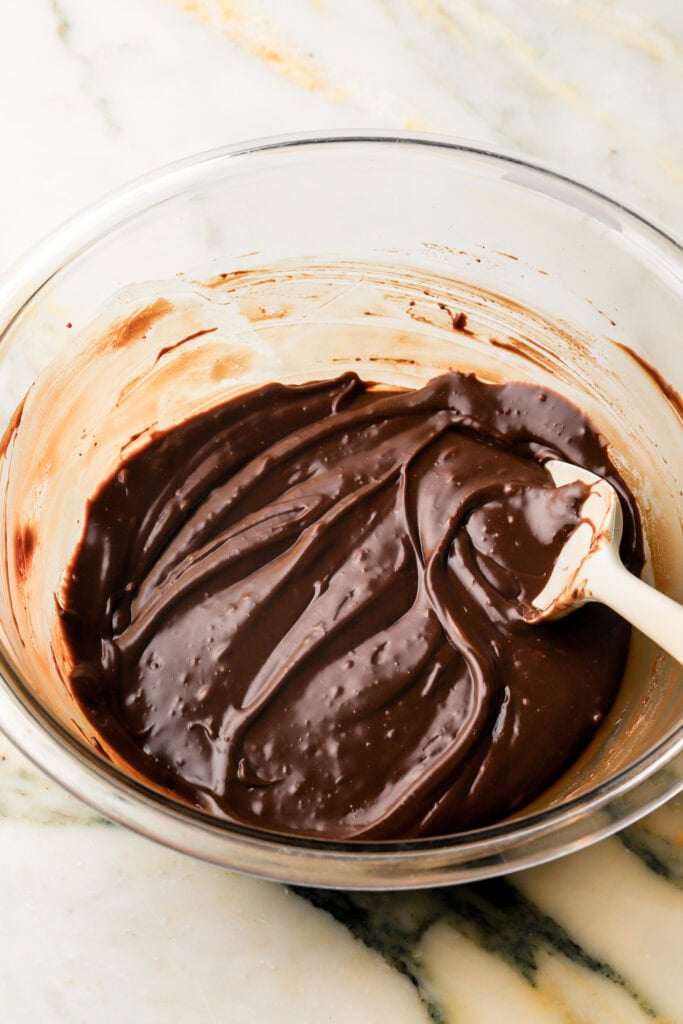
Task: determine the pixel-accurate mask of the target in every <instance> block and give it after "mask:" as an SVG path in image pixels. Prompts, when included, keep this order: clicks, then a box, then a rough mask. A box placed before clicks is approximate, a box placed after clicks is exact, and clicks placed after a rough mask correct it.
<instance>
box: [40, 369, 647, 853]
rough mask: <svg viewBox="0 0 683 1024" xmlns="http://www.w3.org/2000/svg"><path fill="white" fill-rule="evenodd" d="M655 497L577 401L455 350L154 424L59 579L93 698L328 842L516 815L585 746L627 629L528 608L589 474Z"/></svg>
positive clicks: (166, 772) (243, 796) (225, 805)
mask: <svg viewBox="0 0 683 1024" xmlns="http://www.w3.org/2000/svg"><path fill="white" fill-rule="evenodd" d="M551 457H559V458H562V459H565V460H567V461H570V462H574V463H576V464H578V465H581V466H584V467H585V468H587V469H589V470H591V471H593V472H595V473H598V474H599V475H601V476H604V477H606V478H608V479H609V480H610V481H611V482H612V483H614V484H615V486H617V487H618V489H619V492H620V494H621V497H622V504H623V506H624V518H625V530H624V541H623V545H622V552H623V555H624V559H625V562H626V564H627V565H628V566H629V567H630V568H631V569H636V570H637V569H639V568H640V565H641V562H642V556H641V541H640V530H639V525H638V515H637V511H636V508H635V503H634V501H633V498H632V496H631V495H630V493H629V492H628V490H627V488H626V487H625V485H624V484H623V481H621V479H620V478H619V477H618V475H617V473H616V471H615V469H614V467H613V466H612V464H611V462H610V460H609V458H608V455H607V451H606V448H605V444H604V441H603V439H602V438H601V437H600V436H599V435H598V433H597V432H596V431H595V429H594V428H593V427H592V426H591V424H590V423H589V422H588V421H587V420H586V418H585V417H584V416H583V415H582V414H581V412H580V411H579V410H578V409H576V408H575V407H574V406H572V405H571V404H570V403H568V402H567V401H565V400H564V399H562V398H561V397H560V396H558V395H556V394H554V393H553V392H551V391H548V390H544V389H542V388H539V387H537V386H535V385H530V384H518V383H509V384H505V385H493V384H487V383H483V382H481V381H479V380H478V379H477V378H476V377H474V376H472V375H467V374H458V373H450V374H446V375H444V376H442V377H439V378H436V379H435V380H433V381H431V382H430V383H429V384H428V385H426V386H425V387H423V388H421V389H420V390H416V391H396V390H390V389H386V388H383V387H379V386H376V385H368V384H366V383H364V382H363V381H361V380H360V379H359V378H358V377H357V376H355V375H354V374H350V373H349V374H344V375H343V376H341V377H339V378H338V379H335V380H330V381H324V382H318V383H311V384H306V385H299V386H285V385H281V384H270V385H266V386H263V387H261V388H259V389H257V390H254V391H252V392H249V393H245V394H242V395H240V396H239V397H236V398H233V399H231V400H229V401H227V402H225V403H224V404H223V405H221V406H217V407H216V408H214V409H212V410H210V411H208V412H204V413H201V414H199V415H197V416H196V417H194V418H193V419H190V420H188V421H187V422H185V423H183V424H181V425H179V426H177V427H175V428H173V429H172V430H170V431H169V432H167V433H164V434H160V435H157V436H155V437H154V438H153V439H152V441H151V442H150V443H148V444H147V446H146V447H144V448H143V449H142V450H140V451H139V452H137V453H136V454H134V455H132V456H131V457H130V458H128V459H127V460H126V461H124V462H123V463H122V465H121V466H120V468H119V469H118V471H117V472H116V473H115V474H114V475H113V476H112V477H111V478H110V479H108V480H107V481H105V482H104V484H103V485H102V486H101V488H100V490H99V491H98V493H97V494H96V495H95V496H94V497H93V499H92V500H91V502H90V504H89V507H88V510H87V520H86V525H85V530H84V534H83V538H82V541H81V543H80V545H79V548H78V550H77V551H76V552H75V555H74V558H73V561H72V564H71V566H70V570H69V573H68V578H67V581H66V585H65V589H64V593H63V595H62V596H61V598H60V601H61V606H62V624H63V628H64V633H65V637H66V639H67V643H68V646H69V648H70V651H71V653H72V656H73V662H74V668H73V673H72V683H73V688H74V692H75V695H76V697H77V699H78V701H79V702H80V703H81V705H82V707H83V708H84V709H85V712H86V714H87V715H88V717H89V718H90V720H91V721H92V722H93V724H94V726H95V728H96V730H97V731H98V733H99V734H100V736H101V737H103V738H104V739H105V740H106V742H107V743H108V744H109V745H110V746H111V747H112V748H114V749H115V750H116V751H118V753H119V754H120V755H121V756H122V757H123V758H124V759H125V760H126V761H127V762H128V763H129V764H130V765H131V766H132V767H133V768H135V769H136V770H137V771H139V772H141V773H142V774H143V775H144V776H145V777H146V778H148V779H150V780H152V781H153V782H155V783H156V784H158V785H161V786H163V787H165V788H167V789H170V790H171V791H173V792H174V793H176V794H177V795H178V796H179V797H181V798H182V799H185V800H188V801H190V802H192V803H194V804H196V805H198V806H201V807H203V808H205V809H208V810H210V811H211V812H213V813H215V814H217V815H219V816H221V817H224V818H228V819H230V820H233V821H236V822H239V823H242V824H247V825H252V826H256V827H261V828H265V829H269V830H274V831H277V832H284V833H294V834H299V835H308V836H320V837H325V838H336V839H360V838H365V839H370V838H373V839H388V838H408V837H414V836H430V835H444V834H449V833H453V832H458V831H461V830H463V829H468V828H475V827H478V826H482V825H486V824H490V823H492V822H496V821H499V820H502V819H503V818H505V817H506V816H507V815H509V814H510V813H512V812H514V811H515V810H517V809H519V808H521V807H523V806H524V805H525V804H527V803H529V801H531V800H532V799H533V798H534V797H536V796H537V795H538V794H539V793H540V792H542V791H543V790H544V789H545V788H546V787H547V786H548V785H549V784H550V783H551V782H552V781H554V780H555V779H556V778H557V777H558V776H559V775H560V774H561V773H562V772H563V771H564V770H565V769H566V768H567V767H568V766H569V765H570V764H571V763H572V762H573V761H574V760H575V759H576V757H577V756H578V754H579V753H580V752H581V751H582V750H583V749H584V748H585V746H586V745H587V743H588V742H589V740H590V738H591V737H592V735H593V734H594V732H595V731H596V729H597V728H598V726H599V724H600V722H601V721H602V719H603V717H604V716H605V714H606V713H607V711H608V710H609V708H610V706H611V704H612V702H613V701H614V698H615V695H616V693H617V690H618V687H619V682H620V678H621V675H622V671H623V667H624V663H625V657H626V650H627V645H628V637H629V629H628V627H627V626H626V624H625V623H623V622H622V621H621V620H619V619H618V618H617V616H615V615H614V614H613V613H611V612H610V611H608V610H607V609H605V608H601V607H598V606H596V605H591V606H587V607H586V608H584V609H582V610H581V611H578V612H576V613H575V614H573V615H571V616H569V617H568V618H566V619H563V620H562V621H560V622H555V623H548V624H544V625H540V626H534V627H531V626H529V625H527V624H526V623H525V621H524V618H523V613H524V608H525V606H526V605H527V604H528V602H529V601H530V600H531V599H532V598H533V597H534V596H535V595H536V594H537V593H538V592H539V591H540V590H541V589H542V587H543V585H544V583H545V581H546V579H547V577H548V576H549V574H550V571H551V570H552V566H553V563H554V559H555V557H556V555H557V553H558V551H559V548H560V547H561V545H562V542H563V541H564V540H565V538H566V536H567V535H568V533H569V532H570V531H571V530H572V529H573V528H574V527H575V526H576V524H577V522H578V518H579V516H580V507H581V503H582V501H583V498H584V496H585V491H584V489H583V487H582V485H573V486H571V487H568V488H561V489H555V488H553V486H552V481H551V479H550V476H549V474H548V473H547V471H546V470H545V469H544V468H543V465H542V463H543V461H545V460H547V459H548V458H551Z"/></svg>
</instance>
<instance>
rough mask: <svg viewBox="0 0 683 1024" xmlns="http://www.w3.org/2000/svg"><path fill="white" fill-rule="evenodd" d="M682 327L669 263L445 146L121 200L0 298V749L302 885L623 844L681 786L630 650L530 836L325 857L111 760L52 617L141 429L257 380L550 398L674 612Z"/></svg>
mask: <svg viewBox="0 0 683 1024" xmlns="http://www.w3.org/2000/svg"><path fill="white" fill-rule="evenodd" d="M462 313H464V314H465V318H466V319H463V317H462V316H460V314H462ZM681 323H683V251H682V250H681V248H680V247H679V246H678V245H677V244H676V243H675V242H674V241H673V240H672V239H670V238H667V237H666V236H665V235H664V234H663V233H662V232H660V231H658V230H657V229H656V228H654V227H652V226H651V225H650V224H648V223H647V222H646V221H645V220H643V219H642V218H641V217H639V216H637V215H636V214H634V213H631V212H629V211H628V210H625V209H624V208H623V207H621V206H620V205H618V204H617V203H614V202H612V201H611V200H609V199H607V198H605V197H604V196H602V195H599V194H598V193H596V192H594V191H592V190H590V189H588V188H585V187H583V186H581V185H578V184H576V183H575V182H573V181H571V180H570V179H568V178H566V177H564V176H561V175H558V174H555V173H553V172H551V171H548V170H544V169H541V168H539V167H536V166H533V165H531V164H529V163H527V162H525V161H523V160H520V159H516V158H513V157H510V156H505V155H502V154H498V153H492V152H488V151H482V150H479V149H476V148H475V147H473V146H469V145H462V144H459V143H457V142H452V141H449V140H447V139H443V138H439V137H429V136H407V135H400V136H395V135H392V136H378V137H371V138H370V137H344V138H341V137H332V136H323V137H306V138H280V139H273V140H266V141H263V142H258V143H253V144H246V145H244V146H234V147H229V148H225V149H220V150H216V151H213V152H210V153H207V154H203V155H200V156H198V157H196V158H193V159H191V160H188V161H185V162H183V163H180V164H176V165H174V166H172V167H170V168H166V169H164V170H162V171H161V172H159V173H157V174H154V175H151V176H149V177H147V178H144V179H142V180H141V181H139V182H137V183H135V184H133V185H132V186H130V187H128V188H126V189H124V190H122V191H120V192H118V193H117V194H115V195H113V196H111V197H110V198H108V199H106V200H105V201H104V202H102V203H101V204H100V205H98V206H97V207H95V208H93V209H91V210H89V211H87V212H85V213H84V214H82V215H81V216H79V217H77V218H76V219H74V220H72V221H70V222H69V223H68V224H66V225H65V226H64V227H62V228H61V229H60V230H59V231H57V232H56V233H55V234H54V235H52V236H51V237H50V238H48V239H47V240H46V241H44V242H43V243H42V244H41V245H40V246H39V247H37V248H36V249H35V250H34V251H33V252H32V253H30V254H29V255H28V256H27V257H26V258H25V259H24V261H23V262H22V263H21V264H20V265H19V266H18V267H17V268H16V269H15V270H13V271H12V272H11V273H10V274H9V275H8V276H6V277H5V279H4V280H3V282H2V285H1V287H0V329H1V330H2V344H1V345H0V415H1V416H2V420H3V428H4V429H5V434H4V440H3V442H2V445H1V447H0V451H1V453H2V458H1V461H0V490H1V493H2V494H3V506H2V510H1V514H2V524H1V530H0V538H1V540H2V544H3V557H2V558H0V670H1V672H2V680H1V683H0V726H1V727H2V729H3V730H4V731H5V732H6V734H7V735H8V736H9V737H10V739H12V740H13V741H14V742H15V743H16V744H17V745H18V746H19V747H20V748H21V749H22V750H23V751H24V752H25V753H26V754H27V755H28V756H29V757H30V758H32V759H33V760H34V761H35V763H36V764H38V765H39V766H40V767H41V768H43V769H44V770H45V771H46V772H47V773H48V774H50V775H51V776H52V777H53V778H55V779H56V780H57V781H59V782H60V783H62V784H63V785H64V786H66V787H67V788H68V789H70V790H71V791H72V792H73V793H75V794H76V795H77V796H79V797H81V798H82V799H83V800H85V801H87V802H88V803H89V804H91V805H92V806H94V807H96V808H98V809H99V810H100V811H102V813H104V814H105V815H107V816H108V817H110V818H112V819H114V820H116V821H119V822H121V823H123V824H125V825H128V826H129V827H131V828H133V829H136V830H137V831H139V832H141V833H143V834H145V835H147V836H149V837H151V838H153V839H156V840H158V841H160V842H162V843H165V844H167V845H169V846H172V847H174V848H176V849H178V850H182V851H185V852H187V853H190V854H192V855H194V856H197V857H201V858H204V859H206V860H209V861H213V862H215V863H217V864H221V865H224V866H226V867H230V868H235V869H238V870H241V871H247V872H250V873H252V874H255V875H260V876H263V877H267V878H272V879H278V880H283V881H288V882H295V883H298V884H315V885H323V886H338V887H349V888H397V887H420V886H431V885H438V884H445V883H452V882H456V881H464V880H471V879H477V878H484V877H487V876H492V875H496V874H500V873H503V872H507V871H511V870H515V869H518V868H522V867H527V866H529V865H532V864H536V863H539V862H541V861H544V860H548V859H550V858H553V857H557V856H559V855H560V854H563V853H567V852H568V851H570V850H573V849H576V848H577V847H580V846H582V845H584V844H586V843H588V842H592V841H594V840H596V839H598V838H600V837H602V836H605V835H607V834H609V833H610V832H613V831H615V830H616V829H618V828H621V827H622V826H624V825H626V824H627V823H628V822H630V821H632V820H634V819H635V818H636V817H638V816H640V815H642V814H644V813H646V812H647V811H648V810H650V809H651V808H653V807H655V806H656V805H657V804H659V803H661V802H662V801H664V800H665V799H666V798H667V797H668V796H670V795H672V794H673V793H675V792H676V791H677V790H679V789H680V788H681V787H682V786H683V754H682V753H681V751H682V749H683V726H681V721H682V718H683V686H682V685H681V683H683V672H682V670H681V667H680V666H679V665H677V664H676V663H674V662H673V661H672V659H670V658H668V657H666V656H664V655H663V654H662V653H661V652H660V651H658V650H657V649H656V648H655V647H654V646H653V645H652V644H650V643H649V642H647V641H645V639H644V638H642V637H640V636H634V639H633V642H632V645H631V650H630V654H629V662H628V666H627V671H626V675H625V678H624V682H623V685H622V690H621V693H620V696H619V698H618V700H617V702H616V705H615V708H614V709H613V712H612V713H611V715H610V716H609V717H608V719H607V720H606V721H605V723H604V724H603V726H602V727H601V729H600V732H599V733H598V735H597V736H596V737H595V740H594V741H593V742H592V744H591V746H590V747H589V749H588V750H587V751H585V753H584V754H583V755H582V757H581V758H580V759H579V761H578V763H577V764H576V765H575V766H574V767H573V768H572V769H571V770H570V771H569V772H567V773H566V774H565V776H563V777H562V779H560V780H559V781H558V782H557V783H556V784H555V785H554V786H553V787H552V789H551V790H550V791H548V792H546V793H544V794H543V795H542V796H541V797H540V798H539V799H537V800H536V801H535V802H534V803H533V804H532V805H531V806H530V807H527V808H525V810H524V811H523V812H521V813H519V814H517V815H516V816H514V817H513V818H511V819H508V820H506V821H504V822H501V823H500V824H498V825H495V826H491V827H488V828H483V829H479V830H476V831H472V832H468V833H463V834H459V835H456V836H452V837H446V838H439V839H429V840H410V841H404V842H353V843H335V842H329V841H323V840H312V839H296V838H291V837H283V836H280V835H274V834H270V833H266V832H262V831H257V830H253V829H249V828H243V827H238V826H236V825H231V824H227V823H224V822H222V821H219V820H217V819H215V818H212V817H210V816H209V815H208V814H206V813H203V812H202V811H199V810H196V809H194V808H192V807H189V806H186V805H184V804H182V803H180V802H178V801H176V800H174V799H172V798H170V797H169V796H168V795H167V794H165V793H163V792H160V791H157V790H156V789H155V788H153V787H151V786H149V785H147V784H146V783H145V781H144V779H142V778H139V777H136V776H135V774H134V773H132V772H131V771H130V770H127V769H126V766H125V765H123V764H122V763H120V761H119V760H118V759H117V757H116V755H115V753H114V752H112V751H107V750H105V749H103V748H102V746H100V745H99V744H98V742H97V739H96V737H95V736H93V734H92V728H91V727H90V725H89V723H88V722H87V721H86V720H85V719H84V717H83V715H82V714H81V712H80V710H79V708H78V707H77V706H76V705H75V704H74V702H73V700H72V698H71V695H70V691H69V686H68V680H67V669H66V663H65V653H64V650H63V646H62V645H60V637H59V631H58V628H57V623H56V602H55V596H56V595H57V594H58V592H59V588H60V582H61V579H62V576H63V573H64V569H65V567H66V565H67V562H68V560H69V557H70V555H71V553H72V551H73V549H74V547H75V545H76V543H77V540H78V537H79V531H80V529H81V528H82V520H83V510H84V507H85V502H86V501H87V499H88V497H89V496H90V495H91V494H92V493H93V492H94V490H95V488H96V486H97V484H98V483H99V481H100V480H101V479H103V478H104V476H105V475H106V474H107V473H108V472H110V471H111V470H112V469H113V468H114V467H115V466H116V464H117V460H118V459H119V458H120V453H121V451H122V449H126V450H128V449H130V448H131V446H135V445H140V444H142V443H144V439H145V436H146V432H148V431H149V430H150V429H151V428H152V427H153V426H156V427H160V426H164V425H167V424H171V423H173V422H176V421H178V420H179V419H181V418H183V417H185V416H187V415H188V414H189V413H190V412H192V411H196V410H198V409H201V408H204V407H207V406H209V405H211V404H213V403H215V402H217V401H218V400H220V399H221V398H223V397H225V396H226V395H227V394H229V393H231V392H234V391H236V390H240V389H243V388H245V387H248V386H250V385H252V384H256V383H259V382H263V381H265V380H274V379H281V380H288V381H296V380H306V379H315V378H321V377H324V376H331V375H334V374H337V373H338V372H341V371H342V370H344V369H347V368H353V369H355V370H358V371H359V372H360V373H361V374H362V375H364V376H366V377H370V378H372V379H375V380H378V379H379V380H383V381H387V382H392V383H397V384H404V385H415V384H419V383H420V382H421V381H424V380H426V379H428V378H429V377H431V376H433V375H435V374H436V373H438V372H440V371H443V370H445V369H448V368H449V367H452V368H459V369H474V370H476V371H477V372H478V373H480V374H481V375H483V376H486V377H488V378H490V379H496V380H502V379H520V380H521V379H523V380H532V381H537V382H539V383H543V384H546V385H550V386H551V387H554V388H555V389H556V390H558V391H560V392H562V393H563V394H565V395H567V397H569V398H570V399H572V400H573V401H575V402H576V403H577V404H579V405H581V406H582V407H583V408H584V409H585V410H586V411H587V412H588V413H589V415H590V416H591V417H592V419H593V420H594V422H596V423H597V424H598V426H599V427H600V429H601V430H602V432H603V433H604V434H605V436H606V437H607V438H608V440H609V442H610V444H611V449H612V457H613V459H614V461H615V462H616V463H617V464H618V466H619V467H620V469H621V472H622V473H623V475H624V476H625V477H626V479H627V480H628V481H629V482H630V485H631V487H632V489H633V490H634V492H635V493H636V494H637V495H638V499H639V503H640V507H641V511H642V513H643V523H644V529H645V534H646V542H647V550H648V562H647V566H646V572H647V574H648V575H649V577H650V579H652V580H653V581H654V582H655V583H656V584H657V586H658V587H660V588H661V589H662V590H664V591H666V592H667V593H669V594H671V595H672V596H674V597H677V598H678V599H679V600H680V599H681V596H682V587H683V544H681V513H682V511H683V498H682V497H681V495H683V465H682V464H681V463H682V460H681V458H680V453H681V406H680V400H679V399H678V398H677V394H676V390H680V389H681V388H682V387H683V360H682V359H681V352H682V346H683V341H682V338H681V333H680V325H681ZM215 325H218V326H220V327H221V331H220V332H214V333H215V335H216V336H215V337H214V336H212V335H211V334H206V333H205V334H200V335H198V336H196V337H193V338H192V339H190V341H189V342H188V343H186V344H184V345H177V344H176V343H177V342H178V341H180V340H182V339H184V338H187V337H188V336H190V335H197V332H201V331H202V330H204V329H207V328H208V326H212V327H213V326H215ZM217 339H218V340H217ZM174 346H175V347H174ZM162 356H163V358H162ZM643 360H646V362H645V363H643Z"/></svg>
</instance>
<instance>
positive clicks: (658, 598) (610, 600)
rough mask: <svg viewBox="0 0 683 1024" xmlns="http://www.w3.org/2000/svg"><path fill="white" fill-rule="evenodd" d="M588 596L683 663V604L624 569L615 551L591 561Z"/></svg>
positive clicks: (607, 549) (607, 551) (599, 554)
mask: <svg viewBox="0 0 683 1024" xmlns="http://www.w3.org/2000/svg"><path fill="white" fill-rule="evenodd" d="M587 595H590V596H591V597H593V598H594V599H595V600H597V601H601V602H602V603H603V604H606V605H609V607H610V608H612V609H613V610H614V611H615V612H618V614H619V615H621V616H622V617H623V618H624V619H626V620H627V621H628V622H630V623H632V624H633V625H634V626H635V627H636V629H639V630H640V632H641V633H644V634H645V636H649V637H650V639H651V640H654V641H655V643H657V644H659V646H660V647H661V648H663V650H665V651H667V653H668V654H670V655H671V656H672V657H674V658H675V659H676V660H677V661H680V662H681V664H683V605H680V604H678V602H677V601H674V600H673V599H672V598H670V597H666V596H665V595H664V594H660V592H659V591H658V590H655V589H654V587H650V586H649V585H648V584H647V583H644V582H643V581H642V580H639V579H638V577H637V576H634V575H633V574H632V573H630V572H629V571H628V570H627V569H625V568H624V566H623V565H622V563H621V561H620V560H619V557H618V555H617V553H616V552H615V551H614V549H613V548H604V549H603V550H602V551H600V552H598V553H597V554H596V555H594V556H593V558H591V564H590V572H589V575H588V588H587Z"/></svg>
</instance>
